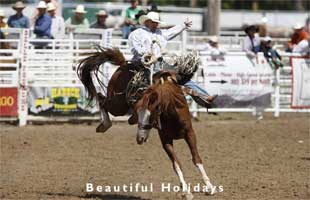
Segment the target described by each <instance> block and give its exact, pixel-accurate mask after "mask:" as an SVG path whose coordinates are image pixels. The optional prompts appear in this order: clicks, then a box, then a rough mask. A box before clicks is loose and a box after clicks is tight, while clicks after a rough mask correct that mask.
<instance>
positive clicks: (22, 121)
mask: <svg viewBox="0 0 310 200" xmlns="http://www.w3.org/2000/svg"><path fill="white" fill-rule="evenodd" d="M29 35H30V30H29V29H23V30H22V34H21V41H20V46H19V47H20V53H21V67H20V73H19V80H20V82H19V97H18V119H19V126H25V125H26V124H27V116H28V101H27V100H28V92H27V90H28V80H27V62H28V49H29Z"/></svg>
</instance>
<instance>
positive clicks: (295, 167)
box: [0, 114, 310, 200]
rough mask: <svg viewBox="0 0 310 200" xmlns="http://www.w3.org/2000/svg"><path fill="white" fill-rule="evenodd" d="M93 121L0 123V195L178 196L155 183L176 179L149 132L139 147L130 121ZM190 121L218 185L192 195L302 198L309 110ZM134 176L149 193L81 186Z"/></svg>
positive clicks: (184, 154) (194, 178) (189, 168)
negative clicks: (101, 124) (101, 125)
mask: <svg viewBox="0 0 310 200" xmlns="http://www.w3.org/2000/svg"><path fill="white" fill-rule="evenodd" d="M96 125H97V123H93V124H92V125H87V124H86V123H81V124H52V125H28V126H26V127H23V128H18V127H15V126H13V125H8V124H1V129H0V139H1V176H0V183H1V185H0V199H2V200H3V199H23V200H28V199H29V200H35V199H41V200H45V199H46V200H49V199H57V200H58V199H59V200H69V199H70V200H71V199H72V200H81V199H84V200H89V199H99V200H115V199H137V200H138V199H140V200H141V199H159V200H161V199H180V195H179V194H177V193H174V192H170V193H169V192H161V190H160V187H161V184H162V183H171V185H179V183H178V178H177V176H176V175H175V174H174V172H173V170H172V166H171V163H170V161H169V160H168V157H167V155H166V154H165V152H164V151H163V149H162V148H161V145H160V141H159V137H158V135H157V133H156V132H155V131H152V133H151V136H150V140H149V142H148V143H146V144H144V145H142V146H139V145H137V144H136V142H135V131H136V128H135V127H132V126H129V125H127V124H126V123H114V125H113V127H112V128H111V129H110V130H109V131H108V132H107V133H105V134H100V133H95V127H96ZM194 128H195V130H196V134H197V137H198V148H199V151H200V154H201V157H202V158H203V161H204V164H205V168H206V170H207V173H208V175H209V177H210V178H211V181H212V182H213V183H214V184H215V185H217V186H220V185H222V186H223V189H224V191H223V192H222V193H218V194H216V195H214V196H206V195H205V194H203V193H194V197H195V198H194V199H210V200H215V199H227V200H230V199H240V200H243V199H253V200H254V199H268V200H270V199H281V200H291V199H310V192H309V191H310V189H309V186H310V181H309V180H310V179H309V177H310V152H309V150H310V146H309V145H310V138H309V137H310V136H309V130H310V114H282V115H281V117H280V118H279V119H275V118H273V117H272V116H271V114H269V115H267V116H265V118H264V119H263V120H261V121H256V120H255V118H253V117H252V116H251V115H250V114H242V115H240V114H238V115H237V114H220V115H218V116H211V115H208V116H203V117H202V120H201V121H200V122H194ZM175 148H176V152H177V155H178V156H179V159H180V160H181V162H182V164H183V168H184V173H185V179H186V181H187V182H190V183H191V184H193V185H195V184H197V183H200V182H201V177H200V175H199V173H198V171H197V169H196V168H195V167H194V166H193V164H192V162H191V157H190V153H189V149H188V148H187V145H186V144H185V143H184V141H183V140H179V141H176V142H175ZM137 182H139V183H142V184H150V183H153V187H154V188H153V192H147V193H143V192H132V193H130V192H127V193H124V192H121V193H105V192H102V193H98V192H96V193H95V192H93V193H86V183H93V184H94V185H103V186H106V185H123V184H126V185H129V184H130V183H133V184H135V183H137Z"/></svg>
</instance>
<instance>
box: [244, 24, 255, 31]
mask: <svg viewBox="0 0 310 200" xmlns="http://www.w3.org/2000/svg"><path fill="white" fill-rule="evenodd" d="M250 30H254V31H255V32H258V27H257V26H255V25H249V26H246V27H245V29H244V32H246V33H248V32H249V31H250Z"/></svg>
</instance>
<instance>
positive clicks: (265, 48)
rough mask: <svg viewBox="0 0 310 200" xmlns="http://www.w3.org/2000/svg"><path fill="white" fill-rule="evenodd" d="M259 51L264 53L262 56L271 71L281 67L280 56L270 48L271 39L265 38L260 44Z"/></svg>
mask: <svg viewBox="0 0 310 200" xmlns="http://www.w3.org/2000/svg"><path fill="white" fill-rule="evenodd" d="M260 51H261V52H263V53H264V56H265V58H266V60H267V61H268V63H269V65H270V67H271V68H272V69H278V68H279V67H283V64H282V61H281V59H282V58H281V56H280V55H279V53H278V52H277V51H276V50H275V49H273V48H272V39H271V37H269V36H266V37H264V38H263V39H262V41H261V44H260Z"/></svg>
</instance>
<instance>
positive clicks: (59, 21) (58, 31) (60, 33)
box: [51, 15, 65, 39]
mask: <svg viewBox="0 0 310 200" xmlns="http://www.w3.org/2000/svg"><path fill="white" fill-rule="evenodd" d="M51 34H52V36H53V38H54V39H62V38H64V37H65V21H64V19H63V18H62V17H60V16H57V15H56V16H54V17H52V26H51Z"/></svg>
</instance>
